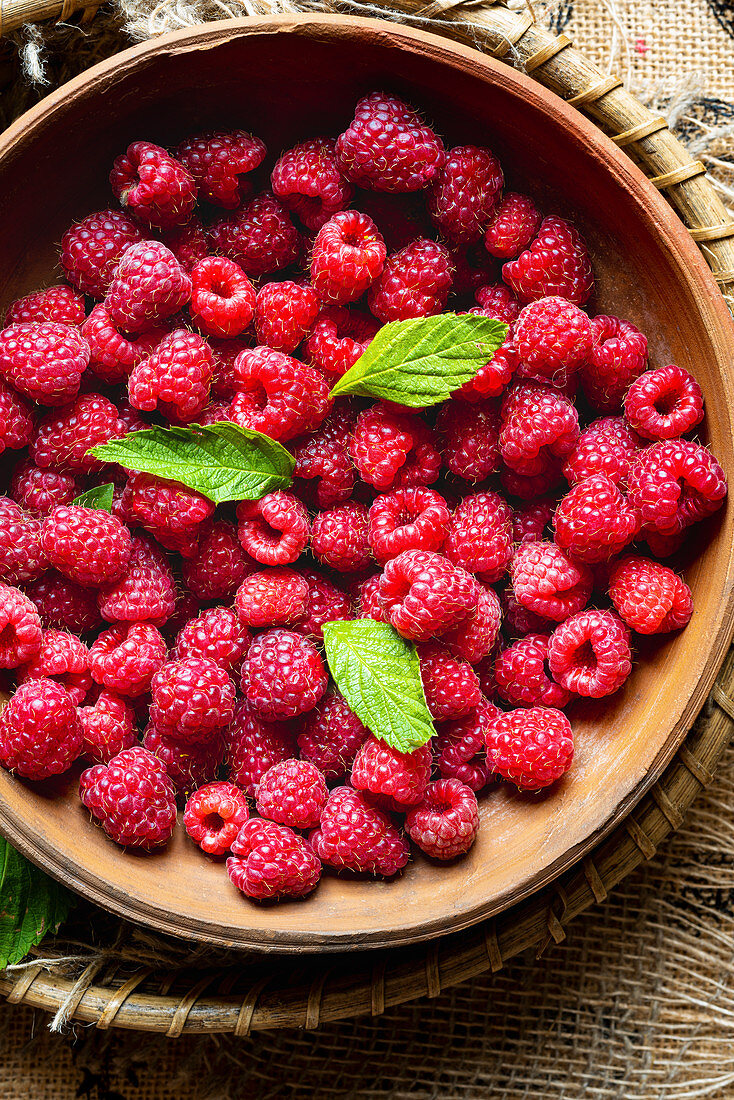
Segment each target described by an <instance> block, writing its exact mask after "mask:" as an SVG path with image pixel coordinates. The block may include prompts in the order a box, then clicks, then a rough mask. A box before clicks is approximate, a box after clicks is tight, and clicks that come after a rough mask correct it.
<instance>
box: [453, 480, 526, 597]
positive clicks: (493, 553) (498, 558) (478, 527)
mask: <svg viewBox="0 0 734 1100" xmlns="http://www.w3.org/2000/svg"><path fill="white" fill-rule="evenodd" d="M444 554H445V555H446V557H447V558H448V559H449V560H450V561H452V562H453V563H454V564H455V565H460V566H462V567H463V568H464V569H467V570H468V571H469V572H470V573H480V574H481V577H482V580H483V581H487V582H489V583H493V582H494V581H497V580H499V578H500V577H502V576H503V575H504V573H505V571H506V570H507V566H508V563H509V561H510V559H511V557H512V509H511V508H510V506H509V504H507V502H506V501H504V500H503V499H502V497H500V496H498V494H497V493H491V492H488V493H471V494H469V495H468V496H465V497H464V499H463V500H462V501H460V502H459V505H458V506H457V508H456V509H455V510H454V513H453V515H452V516H451V520H450V523H449V533H448V537H447V539H446V542H445V543H444Z"/></svg>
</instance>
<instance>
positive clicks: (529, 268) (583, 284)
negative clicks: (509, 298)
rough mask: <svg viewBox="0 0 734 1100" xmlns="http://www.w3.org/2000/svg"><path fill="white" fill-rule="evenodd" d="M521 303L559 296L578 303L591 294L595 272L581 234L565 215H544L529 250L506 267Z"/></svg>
mask: <svg viewBox="0 0 734 1100" xmlns="http://www.w3.org/2000/svg"><path fill="white" fill-rule="evenodd" d="M502 277H503V279H504V280H505V282H506V283H509V284H510V286H511V287H512V289H513V290H514V291H515V293H516V294H517V296H518V298H519V299H520V301H521V302H532V301H534V300H535V299H536V298H546V297H548V296H549V295H558V297H560V298H566V299H567V300H568V301H569V302H573V303H574V304H575V305H577V306H582V305H583V304H584V302H587V301H588V300H589V298H590V297H591V294H592V291H593V289H594V273H593V271H592V269H591V261H590V259H589V252H588V249H587V247H586V244H585V242H584V240H583V238H582V237H581V234H580V233H579V232H578V230H577V229H576V228H575V226H573V225H572V224H571V223H570V222H567V221H564V219H563V218H556V217H549V218H543V221H542V223H541V226H540V229H539V230H538V235H537V237H536V238H535V239H534V240H533V242H532V244H531V245H530V247H529V250H528V251H526V252H522V253H521V254H520V255H519V256H518V257H517V259H516V260H510V261H509V263H506V264H505V265H504V267H503V268H502Z"/></svg>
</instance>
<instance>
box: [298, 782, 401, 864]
mask: <svg viewBox="0 0 734 1100" xmlns="http://www.w3.org/2000/svg"><path fill="white" fill-rule="evenodd" d="M308 840H309V844H310V846H311V848H312V849H313V851H314V852H315V853H316V855H317V856H318V858H319V859H320V860H321V862H322V863H326V864H327V865H328V866H330V867H335V868H336V869H337V870H338V871H355V872H358V873H362V874H370V875H383V876H385V877H386V878H390V877H391V876H392V875H395V874H397V872H398V871H400V870H402V868H403V867H404V866H405V864H406V863H407V862H408V859H409V858H410V849H409V847H408V842H407V841H406V839H405V837H404V836H403V834H402V833H401V832H399V830H398V829H396V828H395V826H394V825H393V824H392V822H391V821H390V817H389V815H388V814H387V813H385V812H384V811H383V810H380V809H378V808H377V807H376V806H373V805H372V804H371V803H370V802H369V801H368V800H367V799H366V798H365V796H364V795H363V794H362V793H361V792H360V791H355V790H352V788H351V787H335V788H334V790H333V791H332V792H331V794H330V795H329V800H328V802H327V803H326V805H325V806H324V809H323V812H322V814H321V824H320V826H319V828H318V829H314V830H313V832H311V833H310V835H309V838H308Z"/></svg>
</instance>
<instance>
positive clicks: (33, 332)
mask: <svg viewBox="0 0 734 1100" xmlns="http://www.w3.org/2000/svg"><path fill="white" fill-rule="evenodd" d="M88 363H89V345H88V344H87V342H86V340H85V339H84V338H83V337H82V336H81V335H80V333H79V329H77V328H73V327H72V326H71V325H61V324H57V323H56V322H54V321H31V322H29V323H28V324H20V325H9V326H8V327H7V328H4V329H3V330H2V332H0V374H2V376H3V378H4V379H5V381H6V382H7V383H9V384H10V385H11V386H13V388H14V389H16V390H19V391H20V393H22V394H24V395H25V396H26V397H30V398H31V400H33V401H38V403H39V404H40V405H52V406H55V405H64V404H66V402H67V401H71V400H73V398H75V397H76V395H77V393H78V392H79V383H80V381H81V376H82V374H83V373H84V371H85V370H86V368H87V365H88Z"/></svg>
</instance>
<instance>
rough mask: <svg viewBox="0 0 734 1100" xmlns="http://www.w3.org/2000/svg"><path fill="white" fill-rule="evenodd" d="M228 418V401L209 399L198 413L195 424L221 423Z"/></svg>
mask: <svg viewBox="0 0 734 1100" xmlns="http://www.w3.org/2000/svg"><path fill="white" fill-rule="evenodd" d="M229 419H230V416H229V402H228V401H210V402H209V404H208V405H205V406H204V411H203V412H200V413H199V415H198V416H197V418H196V421H197V424H221V423H222V421H224V420H229Z"/></svg>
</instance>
